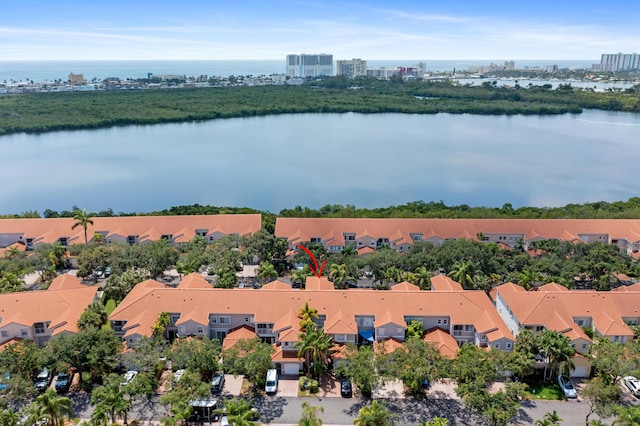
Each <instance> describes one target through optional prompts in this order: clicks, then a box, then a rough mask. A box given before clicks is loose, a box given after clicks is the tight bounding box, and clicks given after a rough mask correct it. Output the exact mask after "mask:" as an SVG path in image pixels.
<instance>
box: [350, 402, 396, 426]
mask: <svg viewBox="0 0 640 426" xmlns="http://www.w3.org/2000/svg"><path fill="white" fill-rule="evenodd" d="M353 424H354V425H358V426H390V425H393V415H392V414H391V412H389V410H387V408H386V406H385V405H384V404H383V403H379V402H378V401H376V400H373V402H372V403H371V405H370V406H368V407H362V408H361V409H360V411H359V412H358V417H357V418H356V419H355V420H354V421H353Z"/></svg>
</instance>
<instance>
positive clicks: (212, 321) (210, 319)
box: [209, 317, 218, 324]
mask: <svg viewBox="0 0 640 426" xmlns="http://www.w3.org/2000/svg"><path fill="white" fill-rule="evenodd" d="M209 321H210V322H211V324H217V323H218V317H211V318H209Z"/></svg>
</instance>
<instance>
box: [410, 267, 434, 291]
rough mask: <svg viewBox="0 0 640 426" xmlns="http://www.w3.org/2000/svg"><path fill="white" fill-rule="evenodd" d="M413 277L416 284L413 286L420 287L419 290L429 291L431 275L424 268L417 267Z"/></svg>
mask: <svg viewBox="0 0 640 426" xmlns="http://www.w3.org/2000/svg"><path fill="white" fill-rule="evenodd" d="M413 275H414V276H415V278H416V282H414V283H413V284H415V285H417V286H418V287H420V290H431V276H432V275H433V274H431V272H429V271H428V270H427V268H426V267H425V266H418V267H417V268H416V270H415V271H414V272H413Z"/></svg>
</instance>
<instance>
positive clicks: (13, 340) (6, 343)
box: [0, 337, 24, 352]
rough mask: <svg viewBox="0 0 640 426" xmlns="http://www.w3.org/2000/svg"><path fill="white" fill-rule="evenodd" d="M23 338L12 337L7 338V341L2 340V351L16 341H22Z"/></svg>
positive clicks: (0, 347)
mask: <svg viewBox="0 0 640 426" xmlns="http://www.w3.org/2000/svg"><path fill="white" fill-rule="evenodd" d="M23 340H24V339H23V338H21V337H12V338H11V339H9V340H7V341H6V342H2V343H1V344H0V352H2V351H4V350H5V348H6V347H7V346H10V345H14V344H16V343H20V342H22V341H23Z"/></svg>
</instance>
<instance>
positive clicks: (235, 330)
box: [109, 274, 514, 374]
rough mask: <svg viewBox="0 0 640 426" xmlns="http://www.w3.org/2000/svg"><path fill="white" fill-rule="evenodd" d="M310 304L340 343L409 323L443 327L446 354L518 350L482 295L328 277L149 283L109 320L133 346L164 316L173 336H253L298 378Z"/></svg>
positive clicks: (373, 337)
mask: <svg viewBox="0 0 640 426" xmlns="http://www.w3.org/2000/svg"><path fill="white" fill-rule="evenodd" d="M434 279H435V280H436V281H440V280H448V278H446V277H434ZM456 284H457V283H456ZM458 286H459V284H458ZM438 288H443V289H444V290H438ZM305 303H307V304H308V305H309V306H310V307H312V308H315V309H317V312H318V320H317V323H318V325H319V326H321V327H323V328H324V330H325V332H326V333H327V334H329V335H331V337H332V338H333V339H334V341H335V342H336V343H337V344H346V343H354V344H372V343H374V342H380V341H384V340H386V339H395V340H397V341H400V342H402V341H404V339H405V331H406V329H407V326H408V324H411V323H412V321H418V322H420V323H421V324H422V328H423V330H424V331H426V332H427V334H429V333H433V332H435V331H437V330H439V332H438V333H436V334H433V335H432V337H433V339H435V341H436V343H437V344H438V345H440V346H445V347H446V350H447V352H448V353H449V354H450V353H451V347H452V346H454V345H455V347H456V348H457V347H458V346H461V345H463V344H464V343H473V344H476V345H478V346H482V347H487V348H491V349H495V350H504V351H511V350H512V349H513V345H514V338H513V336H512V334H511V333H510V332H509V330H508V328H507V327H506V325H505V324H504V322H503V320H502V319H501V318H500V316H499V315H498V313H497V312H496V310H495V309H494V307H493V304H492V303H491V300H490V299H489V298H488V297H487V295H486V294H485V293H484V292H482V291H470V290H462V288H461V287H459V289H453V290H452V289H451V287H450V286H449V285H446V286H439V285H438V284H436V285H435V286H434V291H430V292H427V291H420V289H419V288H418V287H416V286H413V285H412V284H409V283H402V284H401V285H397V286H394V287H392V289H391V290H390V291H379V290H365V289H359V290H335V289H334V288H333V284H332V283H331V282H329V281H328V280H327V279H326V278H324V277H322V278H318V277H315V276H314V277H309V278H308V279H307V283H306V286H305V289H304V290H295V289H291V287H290V286H289V285H288V284H286V283H282V282H278V281H275V282H273V283H270V284H267V285H265V286H264V287H263V288H262V289H259V290H254V289H216V288H212V287H211V285H210V284H209V283H207V282H206V281H205V280H204V279H203V278H202V277H201V276H200V275H198V274H190V275H188V276H187V277H185V279H184V280H182V282H181V283H180V284H179V285H178V286H177V287H176V288H171V287H166V286H164V285H163V284H161V283H159V282H156V281H153V280H148V281H145V282H142V283H140V284H138V285H137V286H136V287H135V288H134V289H133V290H132V292H131V293H129V295H128V296H127V297H126V298H125V299H124V300H123V301H122V303H121V304H120V305H119V306H118V307H117V308H116V309H115V310H114V311H113V312H112V314H111V315H110V316H109V320H110V321H111V326H112V328H113V329H114V330H115V332H116V333H117V335H118V336H120V337H121V338H123V339H124V340H125V342H126V344H127V345H128V346H130V347H134V346H135V345H136V343H137V341H138V340H139V339H140V338H142V337H143V336H151V330H152V326H153V324H154V323H155V321H156V320H157V318H158V316H159V315H160V313H162V312H168V313H169V314H170V318H171V324H170V326H169V327H168V328H167V333H168V337H170V338H174V337H179V336H199V337H209V338H216V339H219V340H221V341H222V343H223V345H224V346H225V347H229V346H230V345H232V344H233V343H232V342H233V341H234V340H237V339H238V335H239V334H241V335H245V336H246V335H252V334H250V333H255V336H257V337H259V338H260V339H262V340H263V341H264V342H267V343H271V344H274V346H275V354H274V356H273V358H272V359H273V361H274V364H275V365H276V367H277V368H278V369H280V371H281V372H282V373H283V374H297V373H298V371H299V369H300V368H301V360H300V359H298V356H297V349H296V347H295V344H296V342H297V341H298V340H299V331H300V330H299V328H300V320H299V319H298V318H297V315H298V312H299V310H300V309H301V308H302V307H303V306H304V305H305ZM247 333H249V334H247ZM440 334H443V335H446V336H448V337H449V338H448V339H446V338H443V336H442V335H440ZM227 339H230V340H229V341H227Z"/></svg>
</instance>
